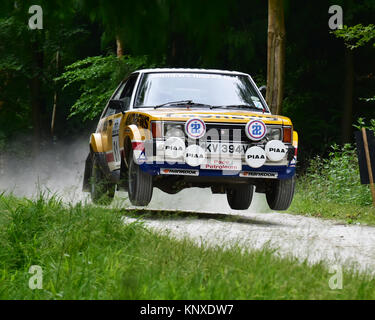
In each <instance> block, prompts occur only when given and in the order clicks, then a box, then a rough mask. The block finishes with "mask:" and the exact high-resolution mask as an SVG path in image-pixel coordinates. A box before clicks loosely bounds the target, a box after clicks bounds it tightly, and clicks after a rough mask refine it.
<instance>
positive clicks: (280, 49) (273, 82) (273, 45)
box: [266, 0, 285, 114]
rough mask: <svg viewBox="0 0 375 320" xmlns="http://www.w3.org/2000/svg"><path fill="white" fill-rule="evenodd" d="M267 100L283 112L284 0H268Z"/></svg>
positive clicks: (272, 109) (274, 107) (274, 109)
mask: <svg viewBox="0 0 375 320" xmlns="http://www.w3.org/2000/svg"><path fill="white" fill-rule="evenodd" d="M267 42H268V43H267V94H266V100H267V103H268V105H269V106H270V108H271V112H272V113H274V114H280V113H281V112H282V101H283V90H284V68H285V23H284V7H283V0H268V41H267Z"/></svg>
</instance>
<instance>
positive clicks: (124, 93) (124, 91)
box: [104, 74, 138, 117]
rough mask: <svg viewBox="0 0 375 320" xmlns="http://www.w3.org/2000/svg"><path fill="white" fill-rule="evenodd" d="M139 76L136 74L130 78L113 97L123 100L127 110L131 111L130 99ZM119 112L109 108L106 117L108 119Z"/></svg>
mask: <svg viewBox="0 0 375 320" xmlns="http://www.w3.org/2000/svg"><path fill="white" fill-rule="evenodd" d="M137 77H138V74H134V75H132V76H130V77H129V79H128V80H127V81H126V82H124V83H123V84H122V85H121V86H120V87H119V89H118V90H117V92H116V94H115V95H114V96H113V98H112V99H114V100H122V101H124V102H125V110H128V109H129V106H130V99H131V96H132V93H133V90H134V86H135V83H136V82H137ZM116 112H118V111H117V110H113V109H111V108H108V109H107V111H106V113H105V115H104V117H108V116H110V115H112V114H115V113H116Z"/></svg>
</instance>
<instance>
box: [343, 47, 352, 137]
mask: <svg viewBox="0 0 375 320" xmlns="http://www.w3.org/2000/svg"><path fill="white" fill-rule="evenodd" d="M353 86H354V63H353V52H352V50H350V49H348V48H345V89H344V90H345V93H344V108H343V116H342V122H341V140H342V142H343V143H347V142H351V141H352V132H353V129H352V124H353Z"/></svg>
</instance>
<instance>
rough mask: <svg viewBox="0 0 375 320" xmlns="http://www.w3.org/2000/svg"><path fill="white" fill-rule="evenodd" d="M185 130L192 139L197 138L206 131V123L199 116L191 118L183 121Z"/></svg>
mask: <svg viewBox="0 0 375 320" xmlns="http://www.w3.org/2000/svg"><path fill="white" fill-rule="evenodd" d="M185 132H186V134H187V135H188V136H189V137H190V138H192V139H199V138H202V137H203V136H204V134H205V133H206V124H205V123H204V121H203V120H202V119H200V118H192V119H189V120H188V121H186V123H185Z"/></svg>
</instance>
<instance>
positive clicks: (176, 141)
mask: <svg viewBox="0 0 375 320" xmlns="http://www.w3.org/2000/svg"><path fill="white" fill-rule="evenodd" d="M184 152H185V142H184V141H183V140H182V139H181V138H177V137H172V138H169V139H167V140H166V141H165V143H164V154H165V156H166V157H168V158H180V157H182V156H183V155H184Z"/></svg>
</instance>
